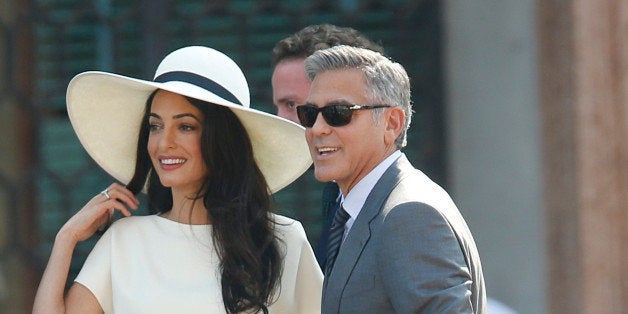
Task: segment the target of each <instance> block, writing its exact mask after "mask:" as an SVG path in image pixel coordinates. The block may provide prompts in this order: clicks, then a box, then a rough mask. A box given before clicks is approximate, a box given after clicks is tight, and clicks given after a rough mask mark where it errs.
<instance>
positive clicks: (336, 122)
mask: <svg viewBox="0 0 628 314" xmlns="http://www.w3.org/2000/svg"><path fill="white" fill-rule="evenodd" d="M387 107H390V106H389V105H354V104H349V103H340V104H339V103H332V104H329V105H327V106H325V107H320V108H318V107H316V106H314V105H312V104H309V103H308V104H305V105H303V106H298V107H297V116H298V117H299V122H301V125H302V126H304V127H306V128H311V127H312V126H314V123H316V118H317V117H318V113H319V112H320V113H321V114H322V115H323V118H324V119H325V122H327V124H329V126H334V127H335V126H343V125H347V124H349V122H351V117H352V116H353V111H354V110H365V109H377V108H387Z"/></svg>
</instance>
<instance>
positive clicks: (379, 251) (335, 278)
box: [322, 155, 486, 313]
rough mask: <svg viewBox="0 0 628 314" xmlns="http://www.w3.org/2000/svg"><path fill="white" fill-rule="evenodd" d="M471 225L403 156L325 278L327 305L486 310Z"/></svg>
mask: <svg viewBox="0 0 628 314" xmlns="http://www.w3.org/2000/svg"><path fill="white" fill-rule="evenodd" d="M485 308H486V293H485V288H484V278H483V275H482V267H481V265H480V257H479V255H478V251H477V248H476V246H475V242H474V240H473V237H472V236H471V232H470V231H469V228H468V227H467V224H466V222H465V221H464V219H463V218H462V216H461V214H460V212H459V211H458V209H457V208H456V206H455V205H454V203H453V201H452V200H451V198H450V197H449V195H448V194H447V193H446V192H445V191H444V190H443V189H442V188H441V187H439V186H438V185H437V184H435V183H434V182H432V181H431V180H430V179H429V178H428V177H427V176H425V175H424V174H423V173H422V172H421V171H419V170H417V169H415V168H414V167H413V166H412V165H411V164H410V162H409V161H408V160H407V158H406V157H405V155H404V156H402V157H400V158H399V159H398V160H396V161H395V162H394V163H393V164H392V165H391V166H390V168H388V169H387V170H386V172H385V173H384V175H383V176H382V177H381V178H380V180H379V181H378V182H377V184H376V185H375V187H374V188H373V190H372V191H371V193H370V194H369V195H368V197H367V199H366V203H365V204H364V207H363V208H362V210H361V211H360V214H358V216H357V217H356V220H355V222H354V224H353V226H352V228H351V230H350V231H349V234H348V235H347V238H346V239H345V242H344V243H343V244H342V246H341V248H340V251H339V253H338V256H337V258H336V262H335V264H334V268H333V270H332V272H331V274H330V275H329V276H328V277H326V278H325V282H324V284H323V302H322V312H323V313H484V312H485V311H486V310H485Z"/></svg>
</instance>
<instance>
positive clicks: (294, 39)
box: [271, 24, 384, 270]
mask: <svg viewBox="0 0 628 314" xmlns="http://www.w3.org/2000/svg"><path fill="white" fill-rule="evenodd" d="M337 45H349V46H354V47H360V48H366V49H370V50H373V51H377V52H380V53H384V48H383V47H382V46H380V45H378V44H376V43H374V42H373V41H371V40H370V39H368V38H367V37H366V36H364V35H362V34H361V33H360V32H358V31H357V30H355V29H353V28H349V27H339V26H335V25H331V24H319V25H310V26H307V27H305V28H303V29H301V30H300V31H298V32H296V33H294V34H293V35H291V36H289V37H287V38H284V39H282V40H280V41H279V42H277V44H276V45H275V47H274V49H273V53H272V65H273V68H274V71H273V75H272V79H271V82H272V89H273V103H274V105H275V108H276V109H277V115H278V116H280V117H283V118H286V119H288V120H292V121H294V122H296V123H299V120H298V118H297V114H296V107H297V106H299V105H303V104H304V103H305V100H306V99H307V96H308V94H309V93H310V85H311V83H310V80H309V79H308V78H307V75H306V74H305V69H304V67H303V61H304V60H305V58H307V57H308V56H310V55H311V54H312V53H314V52H315V51H317V50H320V49H326V48H329V47H333V46H337ZM338 200H339V191H338V185H337V184H336V183H335V182H333V181H330V182H327V183H326V184H325V186H324V188H323V197H322V203H323V204H322V205H323V206H322V210H323V211H322V216H323V224H322V228H321V235H320V237H319V241H318V243H317V244H316V246H314V253H315V254H316V259H317V261H318V263H319V265H321V268H322V269H323V270H324V265H325V261H326V257H327V238H328V234H329V226H330V224H331V218H332V217H333V214H334V212H335V209H336V207H337V206H338Z"/></svg>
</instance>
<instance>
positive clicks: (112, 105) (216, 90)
mask: <svg viewBox="0 0 628 314" xmlns="http://www.w3.org/2000/svg"><path fill="white" fill-rule="evenodd" d="M157 89H163V90H167V91H170V92H173V93H177V94H180V95H183V96H188V97H191V98H196V99H199V100H202V101H206V102H208V103H211V104H216V105H220V106H225V107H228V108H230V109H231V110H232V111H233V112H234V113H235V115H236V116H237V117H238V118H239V119H240V121H241V122H242V124H243V125H244V128H245V129H246V131H247V132H248V135H249V138H250V139H251V144H252V146H253V154H254V157H255V160H256V162H257V164H258V166H259V168H260V170H261V171H262V173H263V174H264V177H265V178H266V181H267V183H268V186H269V188H270V190H271V192H277V191H278V190H280V189H282V188H283V187H285V186H286V185H288V184H290V183H291V182H292V181H294V180H295V179H297V178H298V177H299V176H301V174H303V172H305V171H306V170H307V169H308V168H309V167H310V165H311V164H312V159H311V157H310V153H309V150H308V146H307V143H306V141H305V134H304V131H305V129H304V128H303V127H302V126H300V125H298V124H296V123H294V122H292V121H289V120H286V119H283V118H280V117H277V116H275V115H272V114H268V113H265V112H262V111H259V110H255V109H251V108H249V105H250V104H249V103H250V96H249V88H248V84H247V82H246V78H245V77H244V74H243V73H242V71H241V70H240V68H239V67H238V65H237V64H236V63H235V62H234V61H233V60H231V59H230V58H229V57H227V56H226V55H224V54H223V53H221V52H219V51H217V50H214V49H212V48H208V47H200V46H192V47H185V48H181V49H178V50H176V51H174V52H172V53H170V54H169V55H167V56H166V57H165V58H164V59H163V61H162V62H161V63H160V65H159V67H158V68H157V71H156V73H155V77H154V79H153V81H146V80H140V79H135V78H130V77H126V76H122V75H118V74H113V73H107V72H98V71H90V72H84V73H81V74H78V75H77V76H75V77H74V78H73V79H72V80H71V81H70V83H69V85H68V90H67V95H66V100H67V108H68V115H69V117H70V121H71V123H72V127H73V128H74V131H75V132H76V134H77V136H78V138H79V140H80V142H81V144H82V145H83V147H85V150H86V151H87V152H88V153H89V155H90V156H91V157H92V158H93V159H94V160H95V161H96V163H97V164H98V165H100V166H101V167H102V168H103V169H104V170H105V171H107V172H108V173H109V174H110V175H111V176H113V177H114V178H115V179H117V180H119V181H120V182H122V183H124V184H127V183H128V182H129V181H130V180H131V177H132V176H133V172H134V170H135V163H136V150H137V141H138V137H139V130H140V124H141V122H142V121H141V120H142V117H143V114H144V109H145V105H146V101H147V99H148V97H149V95H150V94H151V93H152V92H154V91H155V90H157Z"/></svg>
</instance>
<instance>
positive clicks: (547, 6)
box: [537, 0, 628, 313]
mask: <svg viewBox="0 0 628 314" xmlns="http://www.w3.org/2000/svg"><path fill="white" fill-rule="evenodd" d="M537 3H538V32H539V75H540V95H541V112H542V119H543V140H544V166H545V168H544V174H545V193H546V194H545V201H546V205H547V226H548V236H549V239H548V249H549V252H548V256H549V261H548V262H549V270H548V271H549V273H548V277H549V282H550V289H549V291H550V295H549V300H548V302H549V307H550V311H551V312H552V313H625V312H626V311H628V286H627V285H628V268H627V267H626V265H627V264H626V263H627V261H628V231H627V230H628V198H627V194H628V192H627V191H628V185H627V181H628V160H627V156H628V2H627V1H625V0H590V1H586V0H579V1H560V0H544V1H538V2H537Z"/></svg>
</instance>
